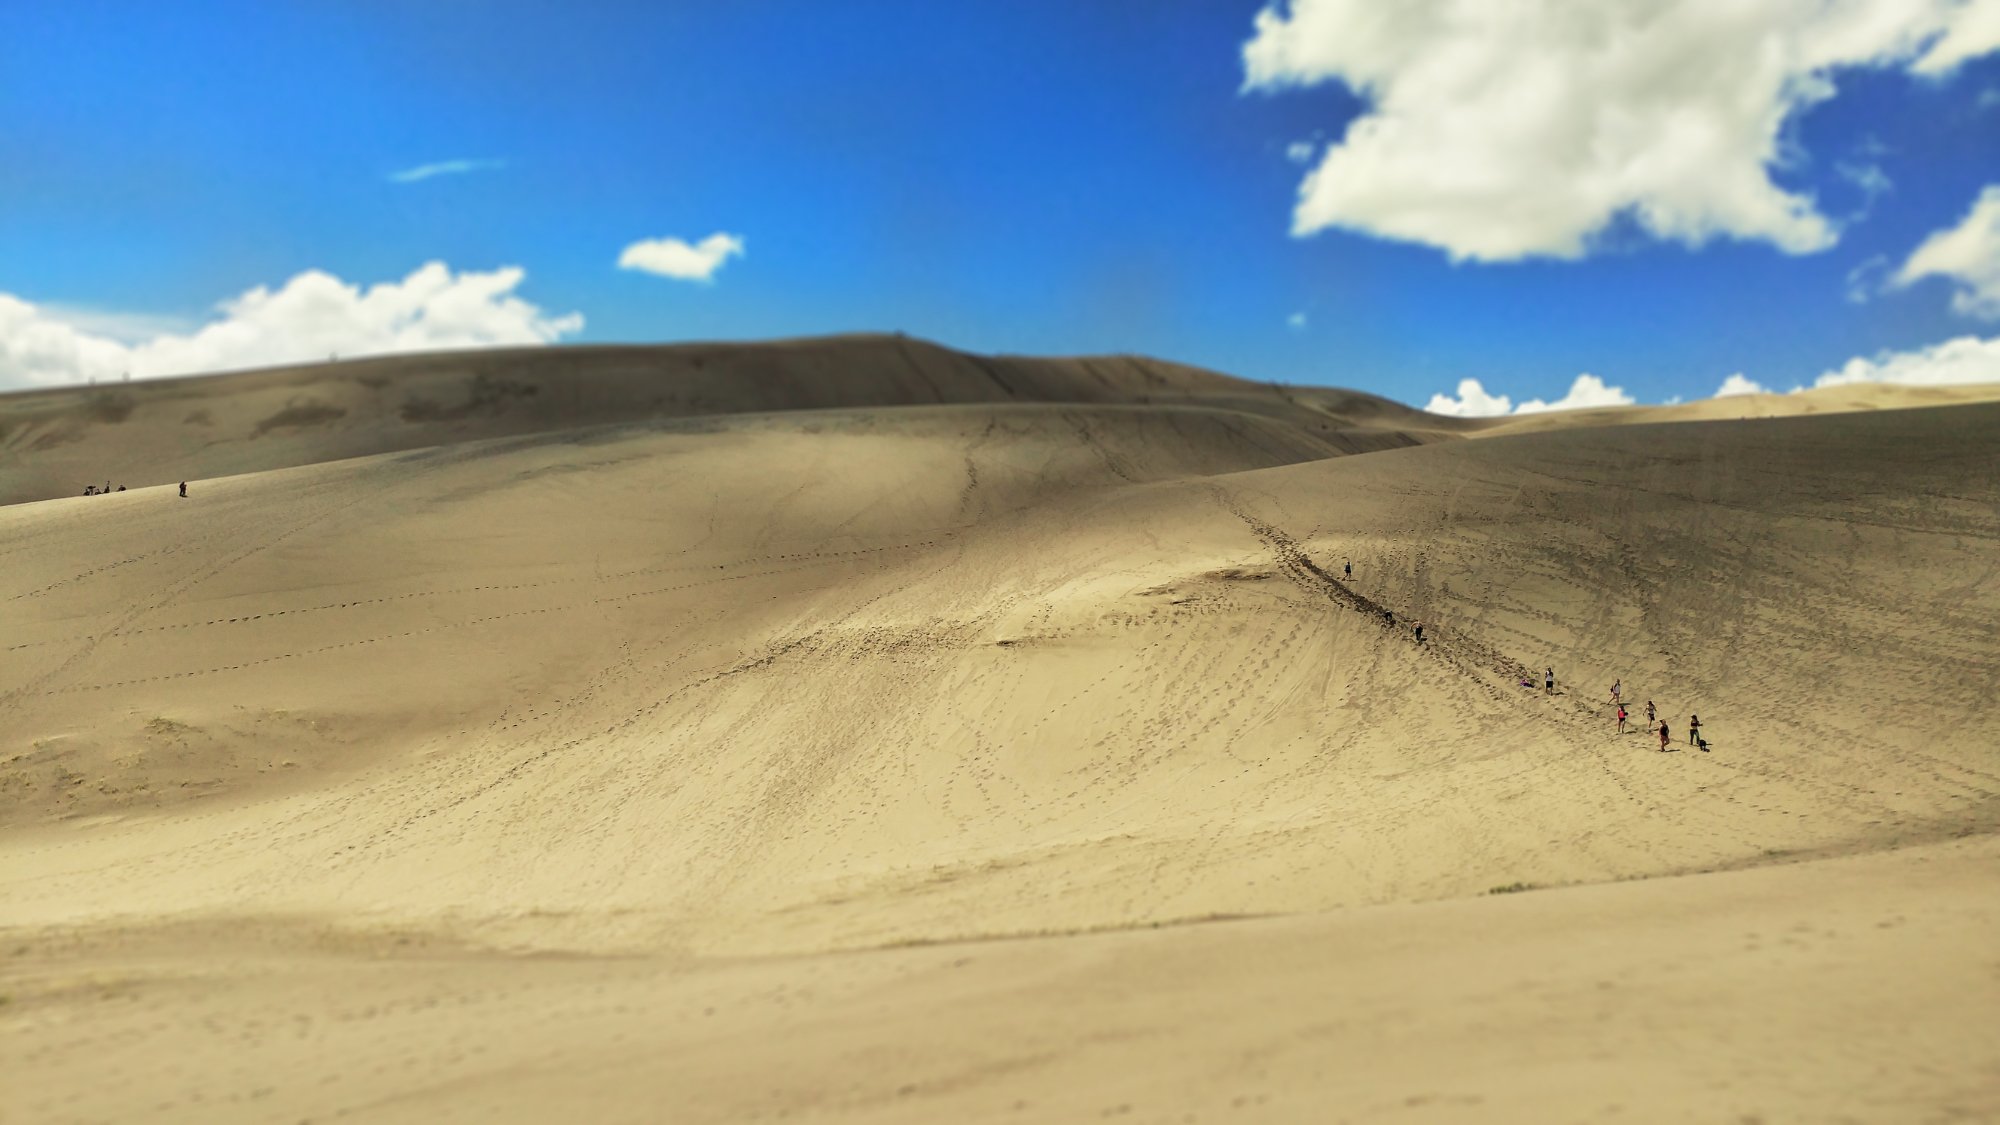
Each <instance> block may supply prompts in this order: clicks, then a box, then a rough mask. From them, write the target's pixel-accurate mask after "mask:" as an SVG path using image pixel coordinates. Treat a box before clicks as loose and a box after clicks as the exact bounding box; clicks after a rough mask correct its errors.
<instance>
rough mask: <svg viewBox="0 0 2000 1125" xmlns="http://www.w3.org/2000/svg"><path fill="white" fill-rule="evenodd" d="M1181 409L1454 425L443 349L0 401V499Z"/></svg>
mask: <svg viewBox="0 0 2000 1125" xmlns="http://www.w3.org/2000/svg"><path fill="white" fill-rule="evenodd" d="M978 403H986V404H1003V403H1073V404H1079V405H1082V404H1090V405H1119V404H1123V405H1132V404H1142V403H1143V404H1148V405H1159V404H1183V405H1198V406H1204V407H1208V408H1212V409H1224V410H1233V411H1237V412H1245V413H1252V414H1259V415H1264V416H1267V417H1272V418H1275V419H1278V420H1280V421H1283V422H1285V423H1287V424H1290V425H1292V426H1295V427H1297V428H1299V429H1301V430H1304V431H1306V432H1309V433H1311V434H1313V435H1314V436H1316V437H1319V438H1320V439H1321V440H1324V441H1327V442H1329V443H1331V444H1332V445H1334V446H1335V447H1336V448H1338V449H1340V450H1341V451H1344V452H1354V451H1357V450H1360V449H1379V448H1388V447H1391V446H1394V445H1400V444H1409V443H1411V442H1413V441H1419V440H1427V439H1431V438H1435V437H1437V436H1443V435H1449V434H1453V433H1456V432H1459V431H1460V430H1462V429H1464V428H1466V427H1465V424H1464V423H1461V422H1459V421H1457V420H1456V419H1445V418H1437V417H1434V416H1431V415H1427V414H1424V413H1422V412H1420V411H1416V410H1412V409H1410V408H1409V407H1406V406H1402V405H1399V404H1397V403H1393V402H1389V401H1388V400H1386V399H1381V398H1376V397H1375V396H1373V395H1365V394H1360V393H1358V392H1352V391H1339V390H1331V389H1325V388H1282V389H1281V388H1277V387H1273V386H1271V385H1269V384H1261V383H1251V382H1248V381H1245V380H1242V379H1236V378H1232V377H1230V376H1227V375H1220V374H1217V373H1215V372H1212V371H1204V370H1201V369H1199V368H1194V367H1188V366H1185V365H1183V364H1176V363H1169V362H1166V361H1163V360H1156V359H1148V358H1144V357H1134V356H1102V357H1096V358H1086V359H1037V358H1030V357H1016V356H977V355H971V354H968V353H965V352H958V351H953V350H951V349H948V348H943V347H939V346H938V345H936V344H932V343H928V342H926V341H922V340H913V339H909V338H907V337H902V336H846V337H831V338H825V339H811V340H795V341H784V342H778V343H769V344H729V345H716V344H684V345H674V346H666V347H573V348H561V349H556V350H553V351H552V350H549V349H544V348H528V349H520V350H515V351H493V352H441V353H436V354H429V355H413V356H390V357H385V358H379V359H362V360H352V361H348V362H345V363H337V364H314V365H310V366H304V367H296V368H284V369H275V370H266V371H246V372H239V373H235V374H230V375H220V376H205V377H199V378H189V379H156V380H143V381H140V382H137V383H119V384H112V385H102V386H96V387H65V388H59V389H53V390H46V391H35V392H23V393H15V394H8V395H0V504H11V503H19V502H21V501H24V500H45V499H50V498H53V497H59V496H77V495H81V494H82V493H83V490H84V488H85V487H86V486H89V485H98V486H102V485H104V484H106V483H110V484H111V485H112V486H113V487H114V488H115V487H116V486H117V485H119V484H124V485H127V486H130V487H141V486H146V485H155V484H169V483H174V482H178V481H180V480H183V479H187V478H192V477H216V476H231V475H237V474H241V473H250V472H260V471H264V470H269V469H281V468H292V467H295V466H298V465H307V464H316V463H319V462H323V461H334V460H340V459H343V458H348V457H359V456H365V455H367V454H372V453H388V452H395V451H399V450H406V449H420V448H425V447H428V446H433V445H443V444H453V443H459V442H465V441H473V440H478V439H481V438H492V437H505V436H515V435H524V434H536V433H560V432H565V431H569V430H573V429H577V428H580V427H586V426H597V425H627V424H634V423H641V422H664V421H670V420H673V419H697V418H706V417H712V416H716V415H731V414H747V413H758V412H768V411H800V410H817V409H826V408H857V407H883V406H915V405H935V404H978Z"/></svg>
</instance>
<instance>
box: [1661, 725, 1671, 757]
mask: <svg viewBox="0 0 2000 1125" xmlns="http://www.w3.org/2000/svg"><path fill="white" fill-rule="evenodd" d="M1673 737H1674V732H1673V728H1672V727H1669V726H1668V725H1667V721H1666V720H1665V719H1661V720H1660V752H1661V753H1663V754H1664V753H1666V750H1667V743H1668V742H1670V741H1672V740H1673Z"/></svg>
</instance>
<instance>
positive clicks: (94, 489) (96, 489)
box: [83, 481, 188, 499]
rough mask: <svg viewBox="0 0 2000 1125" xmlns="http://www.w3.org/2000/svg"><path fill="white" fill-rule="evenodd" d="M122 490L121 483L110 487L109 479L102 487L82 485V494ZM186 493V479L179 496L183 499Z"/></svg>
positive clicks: (89, 494) (100, 494)
mask: <svg viewBox="0 0 2000 1125" xmlns="http://www.w3.org/2000/svg"><path fill="white" fill-rule="evenodd" d="M123 491H125V486H124V485H122V484H121V485H119V486H118V487H117V488H115V489H114V488H112V487H111V482H110V481H105V482H104V487H103V488H99V487H97V486H96V485H94V484H86V485H84V486H83V494H84V495H85V496H104V495H107V494H109V493H112V492H123ZM187 494H188V482H186V481H182V482H181V497H182V498H183V499H185V498H186V497H187Z"/></svg>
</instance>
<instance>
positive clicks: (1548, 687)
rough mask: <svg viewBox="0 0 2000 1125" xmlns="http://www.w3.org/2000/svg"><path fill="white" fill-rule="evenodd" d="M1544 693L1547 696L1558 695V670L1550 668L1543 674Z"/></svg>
mask: <svg viewBox="0 0 2000 1125" xmlns="http://www.w3.org/2000/svg"><path fill="white" fill-rule="evenodd" d="M1542 692H1543V694H1545V695H1554V694H1555V693H1556V670H1555V669H1554V668H1550V669H1548V670H1547V671H1545V672H1543V673H1542Z"/></svg>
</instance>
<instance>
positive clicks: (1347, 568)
mask: <svg viewBox="0 0 2000 1125" xmlns="http://www.w3.org/2000/svg"><path fill="white" fill-rule="evenodd" d="M1340 572H1341V573H1342V574H1343V575H1345V576H1346V577H1348V578H1353V577H1354V564H1353V563H1352V562H1343V563H1341V564H1340Z"/></svg>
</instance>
